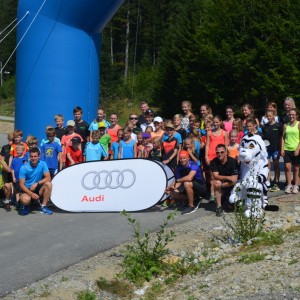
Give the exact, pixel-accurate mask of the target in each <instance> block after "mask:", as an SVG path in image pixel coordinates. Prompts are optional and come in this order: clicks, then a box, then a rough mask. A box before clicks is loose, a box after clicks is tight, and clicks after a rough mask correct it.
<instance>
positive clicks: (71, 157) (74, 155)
mask: <svg viewBox="0 0 300 300" xmlns="http://www.w3.org/2000/svg"><path fill="white" fill-rule="evenodd" d="M80 145H81V140H80V138H79V137H77V136H75V137H73V138H72V139H71V145H70V146H69V147H68V148H67V153H66V155H67V157H66V164H65V166H66V167H68V166H72V165H75V164H79V163H81V162H82V151H81V150H80V149H79V147H80Z"/></svg>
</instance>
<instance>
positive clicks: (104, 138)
mask: <svg viewBox="0 0 300 300" xmlns="http://www.w3.org/2000/svg"><path fill="white" fill-rule="evenodd" d="M98 130H99V143H100V144H101V145H102V146H103V148H104V149H105V151H106V153H108V152H109V151H108V150H109V149H110V141H111V137H110V135H109V134H108V133H105V132H106V124H105V123H104V122H99V123H98ZM91 137H92V136H91Z"/></svg>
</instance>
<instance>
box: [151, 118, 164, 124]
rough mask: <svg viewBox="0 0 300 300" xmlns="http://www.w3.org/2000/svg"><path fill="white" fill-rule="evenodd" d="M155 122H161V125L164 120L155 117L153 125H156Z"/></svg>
mask: <svg viewBox="0 0 300 300" xmlns="http://www.w3.org/2000/svg"><path fill="white" fill-rule="evenodd" d="M154 122H159V123H161V122H163V119H162V118H161V117H155V118H154V120H153V123H154Z"/></svg>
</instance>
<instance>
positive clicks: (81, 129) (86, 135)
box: [73, 106, 90, 148]
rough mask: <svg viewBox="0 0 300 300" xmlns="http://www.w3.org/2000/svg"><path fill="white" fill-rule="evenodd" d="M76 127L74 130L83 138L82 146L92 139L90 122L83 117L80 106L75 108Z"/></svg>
mask: <svg viewBox="0 0 300 300" xmlns="http://www.w3.org/2000/svg"><path fill="white" fill-rule="evenodd" d="M73 115H74V122H75V129H74V131H75V132H76V133H78V134H79V135H80V136H81V138H82V140H83V141H82V148H84V147H85V144H86V143H87V142H88V141H89V140H90V131H89V124H88V123H87V122H86V121H84V120H83V119H82V116H83V110H82V108H81V107H80V106H76V107H75V108H74V109H73Z"/></svg>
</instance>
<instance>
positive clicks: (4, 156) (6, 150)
mask: <svg viewBox="0 0 300 300" xmlns="http://www.w3.org/2000/svg"><path fill="white" fill-rule="evenodd" d="M13 141H14V137H13V133H9V134H8V135H7V144H6V145H4V146H3V147H2V148H1V153H0V160H4V161H5V163H6V164H7V165H9V158H10V149H11V145H12V144H13ZM2 175H3V180H4V182H12V176H11V173H8V172H6V171H5V170H4V172H3V174H2Z"/></svg>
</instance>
